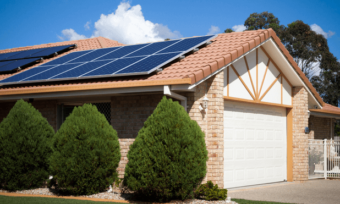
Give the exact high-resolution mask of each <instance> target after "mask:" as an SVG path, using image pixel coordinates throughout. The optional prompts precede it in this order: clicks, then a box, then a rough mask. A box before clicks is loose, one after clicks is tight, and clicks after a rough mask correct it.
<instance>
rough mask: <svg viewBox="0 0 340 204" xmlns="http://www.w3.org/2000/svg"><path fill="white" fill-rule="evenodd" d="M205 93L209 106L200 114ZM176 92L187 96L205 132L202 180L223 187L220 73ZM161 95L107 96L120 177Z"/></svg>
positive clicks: (222, 102)
mask: <svg viewBox="0 0 340 204" xmlns="http://www.w3.org/2000/svg"><path fill="white" fill-rule="evenodd" d="M206 93H207V97H208V98H209V107H208V112H207V114H202V113H201V112H200V111H199V109H198V107H199V104H200V103H201V102H202V99H203V98H204V96H205V94H206ZM180 94H181V95H184V96H186V97H187V99H188V113H189V116H190V117H191V119H193V120H196V121H197V122H198V124H199V125H200V127H201V128H202V130H203V131H204V132H205V135H206V136H205V140H206V145H207V149H208V154H209V160H208V162H207V167H208V168H207V170H208V171H207V176H206V178H205V181H206V180H212V181H213V182H214V183H217V184H218V185H219V186H221V187H223V111H224V100H223V73H220V74H218V75H217V76H215V77H212V78H210V79H209V80H207V81H206V82H203V83H202V84H200V85H198V86H197V87H196V92H194V93H180ZM162 97H163V94H158V95H137V96H115V97H112V98H111V124H112V127H113V128H114V129H116V130H117V132H118V137H119V142H120V146H121V154H122V158H121V160H120V163H119V166H118V173H119V177H120V178H123V176H124V169H125V166H126V164H127V162H128V160H127V157H126V156H127V153H128V151H129V147H130V145H131V144H132V143H133V142H134V140H135V138H136V136H137V135H138V131H139V130H140V129H141V128H142V127H143V124H144V121H146V120H147V118H148V117H149V116H150V115H151V114H152V112H153V111H154V109H155V108H156V106H157V104H158V103H159V101H160V100H161V99H162Z"/></svg>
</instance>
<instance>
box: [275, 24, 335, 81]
mask: <svg viewBox="0 0 340 204" xmlns="http://www.w3.org/2000/svg"><path fill="white" fill-rule="evenodd" d="M280 39H281V41H282V43H283V44H284V45H285V47H286V49H287V50H288V51H289V53H290V55H291V56H292V57H293V58H294V60H295V62H296V63H297V64H298V65H299V67H300V68H301V70H302V71H303V72H304V73H305V75H306V76H307V77H308V78H311V77H312V76H313V75H314V73H315V72H316V71H318V69H319V66H325V63H326V61H325V60H323V64H321V61H322V58H323V57H325V56H326V55H327V54H328V53H329V48H328V44H327V40H326V38H325V37H324V36H323V35H320V34H317V33H315V32H314V31H312V30H311V28H310V26H309V25H307V24H305V23H304V22H302V21H300V20H298V21H295V22H293V23H291V24H288V27H287V28H286V29H285V30H284V31H283V32H282V33H281V36H280ZM323 55H324V56H323Z"/></svg>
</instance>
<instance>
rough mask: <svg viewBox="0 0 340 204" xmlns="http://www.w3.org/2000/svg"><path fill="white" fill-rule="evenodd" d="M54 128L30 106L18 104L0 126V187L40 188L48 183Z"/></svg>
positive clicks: (10, 188) (18, 102) (14, 188)
mask: <svg viewBox="0 0 340 204" xmlns="http://www.w3.org/2000/svg"><path fill="white" fill-rule="evenodd" d="M53 135H54V130H53V128H52V127H51V126H50V125H49V124H48V122H47V120H46V119H45V118H44V117H43V116H42V115H41V113H40V112H39V111H38V110H36V109H35V108H34V107H33V106H32V105H31V104H29V103H27V102H25V101H23V100H19V101H17V102H16V103H15V105H14V106H13V108H12V109H11V110H10V112H9V114H8V115H7V117H6V118H5V119H4V120H3V121H2V122H1V123H0V141H1V142H0V187H1V188H3V189H7V190H11V191H14V190H23V189H30V188H37V187H41V186H42V185H43V183H44V182H45V181H46V180H47V179H48V175H49V174H48V158H49V156H50V154H51V152H52V151H51V142H50V141H51V138H52V137H53Z"/></svg>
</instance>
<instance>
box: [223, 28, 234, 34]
mask: <svg viewBox="0 0 340 204" xmlns="http://www.w3.org/2000/svg"><path fill="white" fill-rule="evenodd" d="M224 32H225V33H232V32H234V30H233V29H231V28H227V29H225V31H224Z"/></svg>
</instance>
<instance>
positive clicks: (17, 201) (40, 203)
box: [0, 195, 126, 204]
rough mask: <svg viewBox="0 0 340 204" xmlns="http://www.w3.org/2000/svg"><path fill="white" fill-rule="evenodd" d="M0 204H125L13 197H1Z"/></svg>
mask: <svg viewBox="0 0 340 204" xmlns="http://www.w3.org/2000/svg"><path fill="white" fill-rule="evenodd" d="M0 203H6V204H46V203H48V204H94V203H96V204H123V203H113V202H101V201H98V202H96V201H87V200H73V199H63V198H40V197H11V196H2V195H0ZM124 204H126V203H124Z"/></svg>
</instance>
